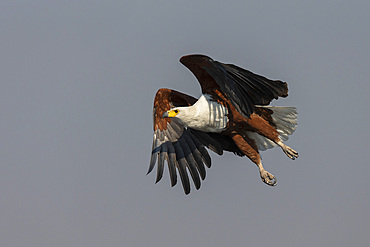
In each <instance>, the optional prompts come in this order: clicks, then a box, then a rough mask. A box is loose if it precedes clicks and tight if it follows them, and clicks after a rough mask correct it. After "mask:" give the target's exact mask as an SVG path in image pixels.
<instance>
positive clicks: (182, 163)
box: [148, 89, 243, 194]
mask: <svg viewBox="0 0 370 247" xmlns="http://www.w3.org/2000/svg"><path fill="white" fill-rule="evenodd" d="M196 101H197V99H195V98H193V97H191V96H188V95H186V94H183V93H180V92H177V91H175V90H170V89H159V90H158V92H157V94H156V96H155V99H154V108H153V118H154V119H153V120H154V135H153V146H152V155H151V160H150V165H149V170H148V173H150V172H151V171H152V170H153V168H154V166H155V164H156V163H157V164H158V166H157V179H156V182H158V181H160V180H161V179H162V176H163V170H164V163H165V160H167V164H168V170H169V174H170V178H171V185H172V186H174V185H175V184H176V183H177V173H176V169H177V170H178V173H179V174H180V178H181V182H182V185H183V188H184V191H185V194H189V193H190V182H189V177H188V172H187V171H189V173H190V175H191V177H192V179H193V181H194V185H195V187H196V189H199V188H200V184H201V182H200V178H201V179H202V180H204V179H205V177H206V169H205V166H207V167H211V158H210V156H209V154H208V152H207V150H206V148H205V147H207V148H209V149H210V150H212V151H214V152H215V153H217V154H219V155H222V154H223V150H226V151H230V152H234V153H236V154H238V155H243V154H242V153H241V152H240V150H239V148H237V147H236V145H235V143H234V142H233V141H232V140H231V138H229V137H228V136H223V135H220V134H216V133H206V132H202V131H199V130H194V129H191V128H184V126H183V125H182V123H181V122H180V121H179V120H178V119H176V118H163V117H162V116H163V113H164V112H166V111H168V110H170V109H171V108H173V107H178V106H189V105H192V104H194V103H195V102H196Z"/></svg>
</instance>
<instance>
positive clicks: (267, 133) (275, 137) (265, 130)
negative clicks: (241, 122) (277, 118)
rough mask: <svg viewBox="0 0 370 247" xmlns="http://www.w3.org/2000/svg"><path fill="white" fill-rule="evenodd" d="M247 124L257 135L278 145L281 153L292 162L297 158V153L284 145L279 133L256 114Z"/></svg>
mask: <svg viewBox="0 0 370 247" xmlns="http://www.w3.org/2000/svg"><path fill="white" fill-rule="evenodd" d="M247 124H248V125H249V126H250V127H251V128H252V129H253V130H254V131H256V132H257V133H258V134H260V135H262V136H264V137H266V138H268V139H270V140H271V141H273V142H275V143H276V144H277V145H279V146H280V147H281V148H282V150H283V152H284V153H285V154H286V155H287V156H288V157H289V158H290V159H292V160H294V159H295V158H298V152H296V151H295V150H294V149H292V148H291V147H289V146H287V145H285V144H284V143H283V142H282V141H281V140H280V137H279V132H277V130H276V128H275V127H274V126H273V125H272V124H271V123H270V122H268V121H267V120H266V119H265V118H262V117H261V116H260V115H258V114H252V115H251V116H250V119H249V120H248V121H247Z"/></svg>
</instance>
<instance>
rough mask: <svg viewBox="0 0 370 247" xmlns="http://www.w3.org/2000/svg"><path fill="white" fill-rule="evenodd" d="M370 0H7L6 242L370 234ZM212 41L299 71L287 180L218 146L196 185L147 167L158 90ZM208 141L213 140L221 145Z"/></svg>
mask: <svg viewBox="0 0 370 247" xmlns="http://www.w3.org/2000/svg"><path fill="white" fill-rule="evenodd" d="M369 23H370V1H366V0H364V1H339V0H338V1H293V0H292V1H288V0H281V1H261V0H256V1H245V0H244V1H211V0H209V1H193V0H187V1H170V0H168V1H155V0H151V1H140V0H138V1H136V0H135V1H38V0H34V1H14V0H12V1H5V0H4V1H1V2H0V246H4V247H16V246H17V247H18V246H32V247H33V246H34V247H50V246H53V247H59V246H60V247H66V246H78V247H80V246H81V247H82V246H84V247H95V246H97V247H98V246H99V247H100V246H161V247H167V246H179V247H182V246H205V247H208V246H212V247H213V246H276V247H283V246H284V247H286V246H310V247H312V246H366V245H368V243H369V241H370V234H369V233H370V230H369V229H370V228H369V221H370V213H369V209H370V193H369V189H368V187H369V178H370V158H369V157H370V154H369V138H370V131H369V127H368V126H369V121H370V118H369V107H370V99H369V94H370V84H369V83H370V82H369V78H370V67H369V65H370V31H369V30H370V29H369ZM193 53H201V54H206V55H209V56H211V57H212V58H214V59H215V60H218V61H222V62H227V63H233V64H236V65H239V66H241V67H243V68H247V69H249V70H251V71H253V72H255V73H258V74H261V75H264V76H266V77H269V78H271V79H280V80H284V81H287V82H288V85H289V97H288V98H286V99H280V100H279V101H273V102H272V105H285V106H296V107H298V111H299V118H298V123H299V125H298V129H297V131H296V132H295V133H294V135H293V136H292V137H291V138H290V140H289V141H288V142H287V144H288V145H289V146H291V147H293V148H294V149H295V150H297V151H299V154H300V157H299V158H298V159H297V160H295V161H291V160H289V159H288V158H287V157H286V156H285V155H284V154H283V152H282V151H281V150H280V149H278V148H275V149H273V150H269V151H265V152H262V158H263V164H264V166H265V168H266V169H267V170H268V171H270V172H271V173H273V174H274V175H276V176H277V179H278V186H277V187H274V188H272V187H269V186H267V185H265V184H264V183H262V182H261V179H260V177H259V173H258V169H257V167H256V166H255V165H254V164H253V163H252V162H251V161H249V160H248V159H247V158H240V157H236V156H234V155H232V154H230V153H227V154H225V155H224V156H218V155H216V154H214V153H212V154H211V157H212V161H213V165H212V168H211V169H208V170H207V178H206V180H205V181H203V183H202V187H201V189H200V190H199V191H196V190H195V189H194V187H192V192H191V194H190V195H189V196H185V195H184V193H183V189H182V187H181V185H180V184H178V185H177V186H175V187H173V188H172V187H171V186H170V181H169V176H168V171H167V167H166V171H165V174H164V178H163V179H162V181H161V182H160V183H158V184H156V185H155V184H154V181H155V172H154V173H152V174H150V175H148V176H146V175H145V174H146V172H147V169H148V165H149V157H150V152H151V145H152V105H153V98H154V94H155V92H156V91H157V90H158V89H159V88H161V87H167V88H172V89H177V90H179V91H182V92H184V93H187V94H190V95H193V96H195V97H199V96H200V87H199V84H198V83H197V81H196V79H195V77H194V76H193V75H192V74H191V72H190V71H188V70H187V69H186V68H185V67H184V66H182V65H181V64H180V63H179V62H178V59H179V58H180V57H181V56H182V55H185V54H193ZM210 153H211V152H210Z"/></svg>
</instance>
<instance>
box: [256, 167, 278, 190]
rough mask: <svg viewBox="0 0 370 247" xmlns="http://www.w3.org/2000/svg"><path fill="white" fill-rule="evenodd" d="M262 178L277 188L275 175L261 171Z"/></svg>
mask: <svg viewBox="0 0 370 247" xmlns="http://www.w3.org/2000/svg"><path fill="white" fill-rule="evenodd" d="M260 176H261V179H262V181H263V182H264V183H265V184H267V185H270V186H276V183H277V179H276V177H275V176H274V175H272V174H271V173H269V172H268V171H266V170H265V169H260Z"/></svg>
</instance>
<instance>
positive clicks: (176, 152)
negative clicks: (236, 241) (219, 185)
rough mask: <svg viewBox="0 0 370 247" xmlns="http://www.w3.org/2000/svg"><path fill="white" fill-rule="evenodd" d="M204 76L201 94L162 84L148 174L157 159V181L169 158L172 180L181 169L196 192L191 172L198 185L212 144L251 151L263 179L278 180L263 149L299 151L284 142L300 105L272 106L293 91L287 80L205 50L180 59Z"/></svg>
mask: <svg viewBox="0 0 370 247" xmlns="http://www.w3.org/2000/svg"><path fill="white" fill-rule="evenodd" d="M180 62H181V63H182V64H183V65H185V66H186V67H187V68H188V69H189V70H190V71H191V72H192V73H193V74H194V75H195V77H196V78H197V79H198V81H199V83H200V86H201V90H202V95H201V96H200V98H199V99H196V98H194V97H192V96H189V95H186V94H183V93H181V92H178V91H175V90H171V89H167V88H162V89H159V90H158V92H157V93H156V95H155V99H154V107H153V125H154V126H153V128H154V135H153V146H152V154H151V159H150V165H149V170H148V174H149V173H150V172H151V171H152V170H153V168H154V166H155V164H157V177H156V183H157V182H158V181H160V180H161V179H162V177H163V171H164V165H165V161H167V165H168V171H169V175H170V179H171V185H172V186H174V185H176V183H177V174H179V175H180V179H181V182H182V185H183V188H184V192H185V194H189V193H190V181H189V174H190V176H191V178H192V180H193V182H194V186H195V188H196V189H197V190H198V189H199V188H200V185H201V180H204V179H205V177H206V168H205V166H207V167H208V168H210V167H211V158H210V156H209V154H208V152H207V149H206V147H207V148H208V149H210V150H212V151H213V152H215V153H217V154H219V155H222V154H223V151H229V152H233V153H234V154H236V155H239V156H247V157H248V158H249V159H250V160H251V161H252V162H253V163H255V164H256V165H257V167H258V169H259V173H260V177H261V179H262V181H263V182H264V183H266V184H268V185H270V186H275V185H276V182H277V180H276V177H275V176H274V175H272V174H271V173H270V172H268V171H266V170H265V169H264V168H263V166H262V162H261V156H260V153H259V151H263V150H266V149H270V148H272V147H274V146H276V145H278V146H280V147H281V149H282V150H283V152H284V153H285V154H286V155H287V156H288V157H289V158H290V159H292V160H294V159H295V158H297V157H298V153H297V152H296V151H294V150H293V149H292V148H290V147H289V146H287V145H285V144H284V143H283V141H286V140H288V136H289V135H291V134H293V132H294V131H295V129H296V127H297V115H298V114H297V109H296V108H295V107H277V106H268V105H269V103H270V102H271V101H272V100H273V99H278V97H287V96H288V86H287V83H286V82H282V81H279V80H270V79H267V78H265V77H263V76H261V75H257V74H254V73H252V72H250V71H248V70H245V69H243V68H240V67H238V66H235V65H233V64H224V63H221V62H218V61H215V60H213V59H212V58H210V57H208V56H205V55H187V56H183V57H182V58H181V59H180Z"/></svg>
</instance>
